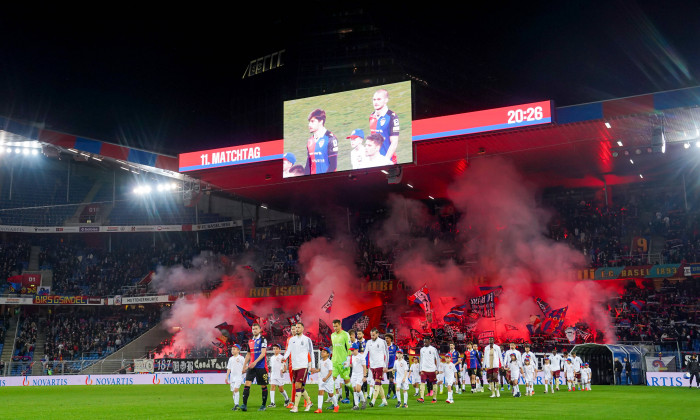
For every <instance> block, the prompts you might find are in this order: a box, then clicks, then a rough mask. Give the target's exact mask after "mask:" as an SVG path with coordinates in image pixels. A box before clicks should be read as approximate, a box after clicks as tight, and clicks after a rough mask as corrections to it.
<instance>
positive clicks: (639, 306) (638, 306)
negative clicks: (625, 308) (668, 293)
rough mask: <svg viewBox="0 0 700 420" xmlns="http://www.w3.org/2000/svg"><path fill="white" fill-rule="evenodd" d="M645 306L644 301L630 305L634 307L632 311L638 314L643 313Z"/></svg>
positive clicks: (633, 302)
mask: <svg viewBox="0 0 700 420" xmlns="http://www.w3.org/2000/svg"><path fill="white" fill-rule="evenodd" d="M645 305H646V302H644V301H643V300H633V301H632V302H631V303H630V306H631V307H632V309H634V310H635V311H637V312H642V309H643V308H644V306H645Z"/></svg>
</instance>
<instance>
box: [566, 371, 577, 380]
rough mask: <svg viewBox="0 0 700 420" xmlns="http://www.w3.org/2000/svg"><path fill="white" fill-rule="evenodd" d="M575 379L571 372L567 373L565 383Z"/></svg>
mask: <svg viewBox="0 0 700 420" xmlns="http://www.w3.org/2000/svg"><path fill="white" fill-rule="evenodd" d="M575 377H576V374H575V373H573V372H571V373H568V372H567V374H566V380H567V381H573V380H574V378H575Z"/></svg>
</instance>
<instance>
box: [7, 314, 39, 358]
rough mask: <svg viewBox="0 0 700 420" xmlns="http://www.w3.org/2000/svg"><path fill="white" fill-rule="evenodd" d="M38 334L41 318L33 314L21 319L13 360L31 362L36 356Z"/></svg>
mask: <svg viewBox="0 0 700 420" xmlns="http://www.w3.org/2000/svg"><path fill="white" fill-rule="evenodd" d="M38 334H39V318H38V317H37V316H36V315H32V314H25V315H23V316H22V318H21V319H20V324H19V328H18V334H17V337H16V338H15V350H14V352H13V353H12V357H13V359H15V360H31V359H32V356H33V355H34V348H35V346H36V339H37V336H38Z"/></svg>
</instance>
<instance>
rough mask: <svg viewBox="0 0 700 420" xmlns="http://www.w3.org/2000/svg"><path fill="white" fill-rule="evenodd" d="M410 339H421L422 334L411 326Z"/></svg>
mask: <svg viewBox="0 0 700 420" xmlns="http://www.w3.org/2000/svg"><path fill="white" fill-rule="evenodd" d="M411 339H413V340H414V341H420V340H422V339H423V334H421V332H420V331H418V330H417V329H415V328H411Z"/></svg>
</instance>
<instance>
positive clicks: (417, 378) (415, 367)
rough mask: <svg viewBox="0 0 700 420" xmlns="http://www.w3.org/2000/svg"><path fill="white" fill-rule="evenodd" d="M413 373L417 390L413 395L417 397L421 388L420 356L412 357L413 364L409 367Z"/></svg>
mask: <svg viewBox="0 0 700 420" xmlns="http://www.w3.org/2000/svg"><path fill="white" fill-rule="evenodd" d="M409 370H410V374H411V382H412V383H413V389H414V390H415V391H416V392H415V393H414V394H413V396H414V397H417V396H418V392H419V389H420V382H421V380H420V363H418V358H417V357H414V358H412V359H411V366H410V368H409Z"/></svg>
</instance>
